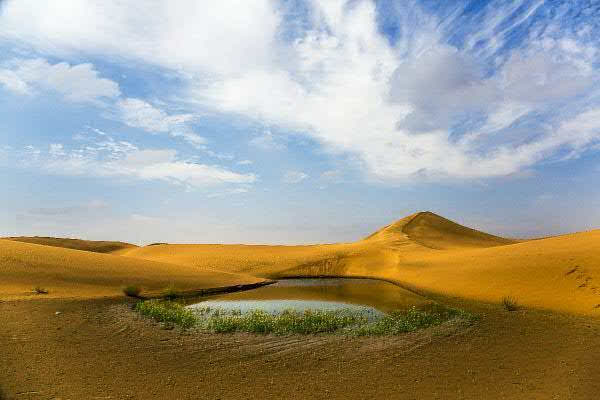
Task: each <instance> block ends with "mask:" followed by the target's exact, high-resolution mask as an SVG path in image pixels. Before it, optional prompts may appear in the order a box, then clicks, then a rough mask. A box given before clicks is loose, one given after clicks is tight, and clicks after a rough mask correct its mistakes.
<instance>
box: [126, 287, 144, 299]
mask: <svg viewBox="0 0 600 400" xmlns="http://www.w3.org/2000/svg"><path fill="white" fill-rule="evenodd" d="M141 292H142V288H141V287H139V286H137V285H127V286H125V287H124V288H123V293H124V294H125V296H128V297H135V298H138V297H140V293H141Z"/></svg>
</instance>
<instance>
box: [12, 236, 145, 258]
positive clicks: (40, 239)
mask: <svg viewBox="0 0 600 400" xmlns="http://www.w3.org/2000/svg"><path fill="white" fill-rule="evenodd" d="M0 239H6V240H13V241H16V242H23V243H33V244H41V245H44V246H52V247H63V248H66V249H74V250H84V251H92V252H94V253H110V254H118V253H119V252H122V251H125V250H129V249H131V248H135V247H137V246H136V245H134V244H130V243H124V242H112V241H104V240H81V239H68V238H54V237H46V236H18V237H6V238H0Z"/></svg>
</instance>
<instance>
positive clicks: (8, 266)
mask: <svg viewBox="0 0 600 400" xmlns="http://www.w3.org/2000/svg"><path fill="white" fill-rule="evenodd" d="M0 277H1V279H0V298H4V299H7V298H8V299H10V298H31V297H37V296H35V295H33V294H32V289H33V288H34V287H35V286H41V287H43V288H45V289H47V290H49V292H50V293H49V294H47V295H44V297H84V298H88V297H99V296H114V295H122V292H121V288H122V287H123V286H124V285H128V284H138V285H140V286H142V287H143V288H144V289H145V290H146V291H148V292H152V291H161V290H163V289H164V288H165V287H167V286H169V285H171V284H173V285H174V286H175V288H177V289H178V290H187V289H201V288H212V287H221V286H231V285H239V284H245V283H254V282H258V281H260V279H258V278H254V277H251V276H247V275H239V274H232V273H222V272H215V271H210V270H206V269H205V270H199V269H198V268H194V267H189V266H179V265H173V264H167V263H160V262H154V261H146V260H137V259H133V258H126V257H121V256H116V255H110V254H100V253H93V252H88V251H80V250H71V249H65V248H59V247H50V246H43V245H37V244H30V243H21V242H16V241H9V240H0Z"/></svg>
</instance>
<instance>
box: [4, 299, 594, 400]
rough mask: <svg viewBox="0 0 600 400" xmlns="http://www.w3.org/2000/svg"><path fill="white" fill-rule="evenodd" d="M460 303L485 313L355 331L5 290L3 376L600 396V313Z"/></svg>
mask: <svg viewBox="0 0 600 400" xmlns="http://www.w3.org/2000/svg"><path fill="white" fill-rule="evenodd" d="M458 306H460V307H463V308H466V309H469V310H471V311H474V312H476V313H478V314H480V315H482V319H481V321H479V322H478V323H477V325H475V326H474V327H472V329H470V330H465V329H460V328H458V329H457V327H454V326H445V327H443V329H441V330H438V331H435V332H433V331H430V330H426V331H421V332H417V333H413V334H407V335H402V336H399V337H393V338H351V337H350V338H345V337H340V336H335V335H334V336H331V335H307V336H298V335H293V336H271V335H249V334H233V335H209V334H196V333H182V332H180V331H178V330H177V329H175V330H164V329H160V327H159V326H158V325H154V324H153V323H152V322H150V321H149V320H146V319H141V318H138V317H137V315H136V314H134V313H133V312H132V311H131V310H130V308H129V307H128V305H126V304H123V302H122V300H121V301H117V300H86V301H80V300H78V301H69V300H52V299H49V300H44V301H42V300H33V301H31V300H28V301H15V302H0V315H2V316H3V320H2V324H0V354H2V362H1V363H0V388H1V389H2V390H3V391H4V394H5V398H6V399H19V400H20V399H26V400H38V399H40V400H41V399H55V398H62V399H140V400H141V399H182V400H184V399H214V400H216V399H221V400H225V399H328V400H331V399H361V400H362V399H407V400H409V399H473V400H482V399H486V400H488V399H490V400H495V399H511V400H514V399H519V400H521V399H522V400H531V399H581V400H586V399H589V400H592V399H597V398H598V393H600V369H599V368H598V355H597V352H596V351H594V350H595V349H597V348H598V347H599V346H600V321H598V320H594V319H590V318H583V317H575V316H569V315H560V314H551V313H543V312H538V311H531V310H529V311H523V312H512V313H509V312H505V311H503V310H501V309H500V308H499V307H494V306H487V307H483V308H481V307H480V306H474V307H475V308H471V307H470V306H469V305H467V304H465V305H461V304H458ZM55 311H61V312H62V313H61V314H60V315H58V316H56V315H55Z"/></svg>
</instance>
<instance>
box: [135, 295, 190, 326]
mask: <svg viewBox="0 0 600 400" xmlns="http://www.w3.org/2000/svg"><path fill="white" fill-rule="evenodd" d="M135 310H136V311H138V312H139V313H140V314H142V315H144V316H146V317H150V318H152V319H154V320H155V321H157V322H163V323H165V324H167V325H171V324H173V325H179V326H181V327H182V328H183V329H187V328H191V327H192V326H194V325H195V324H196V322H197V318H196V314H195V313H194V312H193V311H191V310H189V309H187V308H185V307H184V306H183V305H182V304H179V303H176V302H173V301H158V300H148V301H140V302H139V303H137V304H136V305H135Z"/></svg>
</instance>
